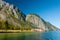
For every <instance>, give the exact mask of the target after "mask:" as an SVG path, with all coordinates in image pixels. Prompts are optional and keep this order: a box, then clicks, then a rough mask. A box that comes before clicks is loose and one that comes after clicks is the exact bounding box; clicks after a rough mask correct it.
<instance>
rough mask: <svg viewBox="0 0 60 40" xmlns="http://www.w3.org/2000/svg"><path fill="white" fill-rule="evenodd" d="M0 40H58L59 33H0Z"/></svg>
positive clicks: (59, 39) (59, 37)
mask: <svg viewBox="0 0 60 40" xmlns="http://www.w3.org/2000/svg"><path fill="white" fill-rule="evenodd" d="M0 40H60V32H59V31H50V32H42V33H40V32H34V33H0Z"/></svg>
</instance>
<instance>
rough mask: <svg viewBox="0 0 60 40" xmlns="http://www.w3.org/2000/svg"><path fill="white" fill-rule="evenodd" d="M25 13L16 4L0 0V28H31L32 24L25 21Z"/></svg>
mask: <svg viewBox="0 0 60 40" xmlns="http://www.w3.org/2000/svg"><path fill="white" fill-rule="evenodd" d="M25 17H26V15H25V14H24V13H23V12H22V11H21V10H19V9H18V8H17V7H16V6H14V5H12V4H9V3H7V2H5V1H1V0H0V29H13V30H14V29H21V30H23V29H31V28H33V25H32V24H31V23H28V22H26V21H25Z"/></svg>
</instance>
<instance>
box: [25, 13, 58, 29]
mask: <svg viewBox="0 0 60 40" xmlns="http://www.w3.org/2000/svg"><path fill="white" fill-rule="evenodd" d="M26 21H28V22H30V23H32V24H34V25H35V26H36V27H38V28H40V29H43V30H58V28H57V27H55V26H53V25H52V24H51V23H49V22H46V21H44V20H43V19H42V18H41V17H40V16H38V15H37V14H34V13H32V14H28V15H27V16H26Z"/></svg>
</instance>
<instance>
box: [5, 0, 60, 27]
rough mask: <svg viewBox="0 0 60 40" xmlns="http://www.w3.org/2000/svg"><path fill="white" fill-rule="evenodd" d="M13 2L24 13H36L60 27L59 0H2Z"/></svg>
mask: <svg viewBox="0 0 60 40" xmlns="http://www.w3.org/2000/svg"><path fill="white" fill-rule="evenodd" d="M4 1H6V2H8V3H10V4H14V5H15V6H16V7H18V8H19V9H20V10H21V11H22V12H23V13H25V14H26V15H27V14H29V13H36V14H38V15H39V16H40V17H42V18H43V19H44V20H45V21H47V22H50V23H51V24H53V25H55V26H56V27H58V28H60V0H4Z"/></svg>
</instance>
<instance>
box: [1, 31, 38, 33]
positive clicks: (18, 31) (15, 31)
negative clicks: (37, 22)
mask: <svg viewBox="0 0 60 40" xmlns="http://www.w3.org/2000/svg"><path fill="white" fill-rule="evenodd" d="M21 32H38V31H34V30H0V33H21Z"/></svg>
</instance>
